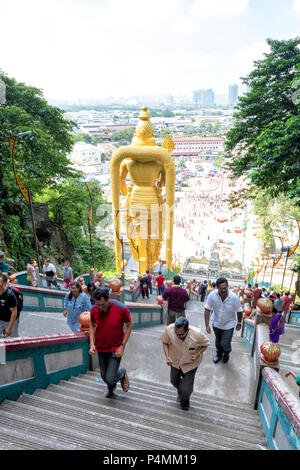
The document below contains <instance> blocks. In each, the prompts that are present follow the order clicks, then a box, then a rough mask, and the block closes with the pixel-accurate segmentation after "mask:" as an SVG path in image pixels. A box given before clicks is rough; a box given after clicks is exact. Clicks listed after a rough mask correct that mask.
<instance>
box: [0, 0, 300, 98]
mask: <svg viewBox="0 0 300 470" xmlns="http://www.w3.org/2000/svg"><path fill="white" fill-rule="evenodd" d="M0 18H1V21H0V69H2V70H3V71H4V72H5V73H6V74H7V75H8V76H10V77H14V78H15V79H16V80H17V81H20V82H25V83H26V84H27V85H32V86H36V87H38V88H41V89H42V90H43V91H44V94H45V97H46V98H47V99H50V100H53V99H57V100H62V99H67V100H76V99H78V98H95V99H99V98H105V97H108V96H114V97H121V96H126V97H129V96H134V95H136V96H141V95H143V94H157V93H161V94H169V93H170V94H173V95H191V94H192V92H193V90H196V89H199V88H213V89H214V91H215V93H217V94H225V93H226V94H227V92H228V85H229V84H230V83H235V82H236V83H238V81H239V78H240V77H241V76H245V75H247V74H248V73H249V72H250V71H251V69H252V64H253V60H256V59H260V58H262V57H263V53H264V52H267V50H268V47H267V44H266V38H269V37H270V38H273V39H288V38H292V37H295V36H297V35H300V0H51V1H46V0H26V1H25V0H0Z"/></svg>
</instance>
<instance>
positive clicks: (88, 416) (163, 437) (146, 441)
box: [4, 395, 256, 450]
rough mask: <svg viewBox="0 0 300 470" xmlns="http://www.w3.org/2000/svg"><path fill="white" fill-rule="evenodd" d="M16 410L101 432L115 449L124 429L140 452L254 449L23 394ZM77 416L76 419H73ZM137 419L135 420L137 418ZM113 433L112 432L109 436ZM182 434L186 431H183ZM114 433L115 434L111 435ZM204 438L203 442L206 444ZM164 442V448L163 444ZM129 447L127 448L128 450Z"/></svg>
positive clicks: (245, 444)
mask: <svg viewBox="0 0 300 470" xmlns="http://www.w3.org/2000/svg"><path fill="white" fill-rule="evenodd" d="M18 404H19V410H20V412H22V416H29V417H30V416H31V415H32V414H33V413H37V412H38V415H39V419H43V420H46V421H47V422H50V421H53V422H55V423H56V424H59V421H60V420H61V419H62V416H63V419H64V424H67V425H68V427H69V428H70V429H71V430H72V426H75V425H76V426H80V430H81V431H84V433H85V434H87V435H94V433H97V435H101V433H104V435H105V438H106V439H109V442H110V445H111V446H112V445H113V443H114V444H115V448H116V449H117V448H120V446H119V442H120V439H119V436H120V432H121V433H123V430H124V429H125V430H126V433H127V434H128V433H129V434H130V440H131V441H133V440H134V441H135V442H136V443H137V442H138V443H139V447H138V448H139V449H158V450H160V449H172V450H184V449H211V450H212V449H219V450H226V449H233V448H237V449H242V448H245V447H246V448H247V449H253V448H256V447H255V446H253V445H250V444H248V443H242V442H241V441H235V440H234V439H226V438H224V439H223V438H222V443H221V444H219V445H215V444H213V443H212V442H211V437H212V436H211V434H209V433H205V432H197V431H195V432H190V433H189V434H190V435H187V434H186V432H185V434H184V437H183V436H182V434H180V431H178V430H177V429H175V430H174V428H173V427H172V426H171V425H169V429H167V430H165V429H163V426H162V425H163V422H161V421H157V422H156V423H153V421H151V422H150V423H149V422H148V423H147V425H142V424H141V423H139V422H138V419H136V417H135V416H133V415H129V416H128V417H127V418H126V419H121V418H120V417H115V416H113V415H111V414H110V415H107V416H105V415H104V414H103V411H102V409H98V411H97V412H88V411H87V410H84V409H79V408H78V406H71V405H66V404H61V403H59V402H54V401H53V400H52V401H50V400H45V399H43V398H41V397H36V396H34V395H33V396H30V395H23V396H22V397H21V401H19V402H18ZM14 405H15V404H10V403H8V402H7V403H6V406H5V408H4V409H5V410H6V411H9V410H10V409H11V410H13V409H15V406H14ZM75 416H76V417H75ZM137 418H138V417H137ZM112 430H113V433H112ZM184 431H186V430H185V429H184ZM170 433H172V434H171V435H172V439H171V442H170ZM113 434H114V435H113ZM205 437H206V441H205ZM162 443H164V445H162ZM128 446H130V449H132V448H133V447H132V442H129V441H128ZM127 448H128V447H127Z"/></svg>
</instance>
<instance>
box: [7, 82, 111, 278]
mask: <svg viewBox="0 0 300 470" xmlns="http://www.w3.org/2000/svg"><path fill="white" fill-rule="evenodd" d="M1 80H2V81H3V82H4V83H5V85H6V104H5V105H3V106H1V107H0V156H1V157H0V229H2V231H3V234H4V240H3V241H4V244H5V245H6V246H7V249H8V250H9V254H10V257H11V258H13V260H14V268H15V269H16V270H23V269H24V268H25V266H26V264H27V262H28V258H29V257H31V256H32V257H34V258H35V257H36V255H35V250H34V248H33V247H34V241H33V237H32V235H31V233H30V232H29V231H28V229H27V226H26V219H29V218H30V211H29V207H28V205H27V203H26V202H25V201H24V199H23V196H22V195H21V193H20V190H19V188H18V186H17V184H16V180H15V176H14V173H13V171H12V162H11V156H10V150H9V139H10V137H11V136H13V135H16V134H18V133H20V132H24V131H28V130H30V131H31V135H29V136H28V135H27V136H24V137H22V138H19V139H17V141H16V145H15V152H14V157H15V158H14V160H15V167H16V171H17V173H18V175H19V177H20V179H21V181H22V183H23V184H24V185H25V186H26V187H28V188H29V189H30V190H31V193H32V199H33V201H39V202H44V203H48V204H49V209H50V211H49V215H50V218H51V219H52V220H53V221H54V222H56V223H57V224H58V225H59V226H60V227H61V228H62V229H63V230H64V232H65V234H66V236H67V238H68V239H69V241H70V242H71V243H72V244H74V245H75V270H76V269H77V270H78V274H80V273H81V272H82V271H81V268H83V267H84V263H85V264H86V266H87V265H88V266H89V267H90V266H91V262H90V261H89V259H88V258H89V257H90V254H89V253H90V249H89V237H88V236H87V231H88V222H87V220H88V216H89V214H90V197H89V193H88V190H87V188H86V186H85V184H84V183H82V182H80V181H79V178H80V177H81V176H82V173H80V172H76V171H74V170H73V169H72V167H71V166H70V162H69V159H68V158H67V154H68V153H70V152H71V150H72V146H73V143H74V139H73V137H72V134H71V131H72V129H73V127H74V126H76V124H75V123H73V122H71V121H67V120H66V119H65V118H64V116H63V111H62V110H61V109H59V108H55V107H52V106H50V105H48V103H47V101H46V100H45V99H44V98H43V95H42V92H41V90H39V89H37V88H33V87H28V86H26V85H24V84H23V83H17V82H16V81H15V80H14V79H11V78H8V77H6V76H1ZM90 186H91V190H92V194H93V205H94V217H93V224H92V233H94V232H95V227H96V224H97V223H98V222H99V221H100V220H101V217H98V216H96V209H97V207H98V206H99V204H102V203H103V199H102V193H101V188H100V186H99V184H98V183H97V182H91V183H90ZM82 230H83V232H84V233H82ZM94 244H95V259H96V262H97V263H99V265H103V266H107V267H108V268H109V269H110V268H111V266H112V258H113V254H112V252H111V251H110V250H109V249H108V248H106V247H105V246H104V245H103V243H102V242H101V241H100V240H98V239H96V238H95V237H94ZM45 250H46V249H45V248H42V247H40V251H41V254H42V256H43V257H44V256H45V255H47V256H49V253H48V252H46V251H45ZM49 250H50V251H51V249H49ZM49 250H48V251H49ZM50 255H51V257H52V256H53V258H54V260H55V259H56V260H58V259H60V258H61V257H62V255H63V254H62V253H56V252H53V253H52V252H51V253H50ZM80 263H81V264H80ZM82 264H83V265H82Z"/></svg>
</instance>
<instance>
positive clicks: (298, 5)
mask: <svg viewBox="0 0 300 470" xmlns="http://www.w3.org/2000/svg"><path fill="white" fill-rule="evenodd" d="M293 9H294V11H295V12H296V13H298V15H300V0H295V1H294V3H293Z"/></svg>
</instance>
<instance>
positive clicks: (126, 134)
mask: <svg viewBox="0 0 300 470" xmlns="http://www.w3.org/2000/svg"><path fill="white" fill-rule="evenodd" d="M134 133H135V128H134V127H128V129H124V130H123V131H119V132H114V134H112V136H111V140H112V142H117V141H125V142H131V140H132V137H133V134H134Z"/></svg>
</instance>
